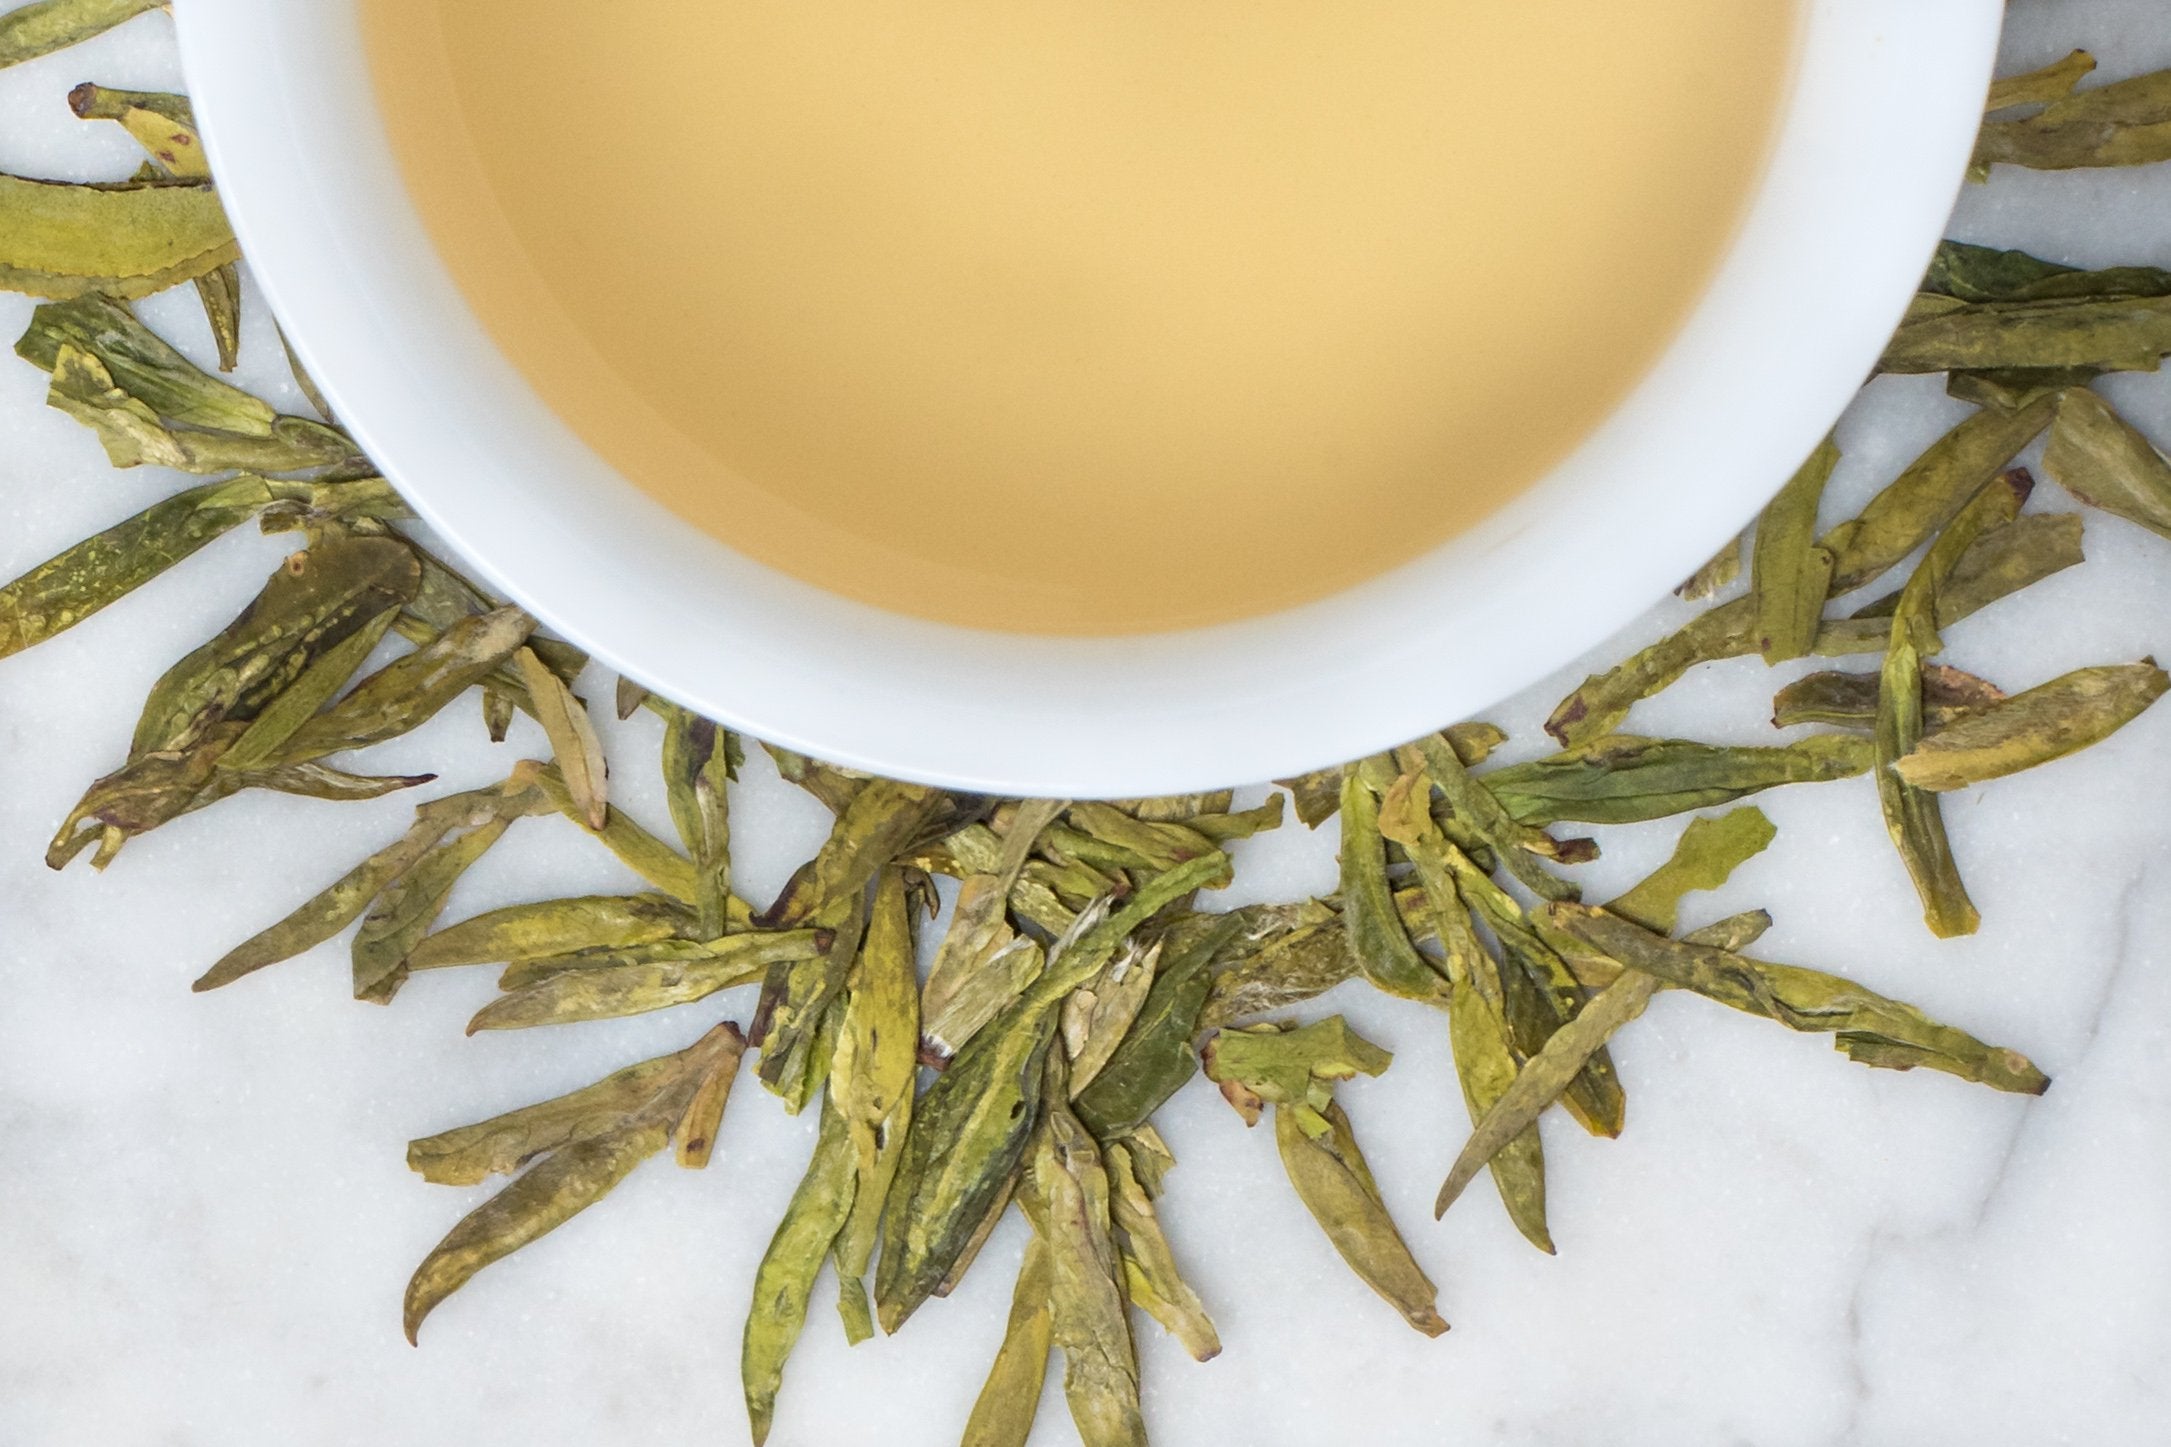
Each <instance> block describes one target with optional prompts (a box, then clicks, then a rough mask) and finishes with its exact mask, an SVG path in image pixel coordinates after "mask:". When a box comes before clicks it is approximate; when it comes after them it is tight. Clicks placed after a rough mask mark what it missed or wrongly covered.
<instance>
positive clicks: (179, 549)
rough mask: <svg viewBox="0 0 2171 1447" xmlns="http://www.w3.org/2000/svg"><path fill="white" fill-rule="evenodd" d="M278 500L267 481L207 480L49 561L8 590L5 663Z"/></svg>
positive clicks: (3, 594)
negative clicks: (274, 497) (12, 655)
mask: <svg viewBox="0 0 2171 1447" xmlns="http://www.w3.org/2000/svg"><path fill="white" fill-rule="evenodd" d="M270 501H271V493H270V490H269V488H268V487H266V485H265V484H264V482H263V481H262V479H260V478H254V477H237V478H233V479H230V480H228V481H225V482H207V483H204V484H202V485H200V486H197V487H192V488H190V489H188V490H187V491H186V492H180V493H176V494H174V495H173V496H172V497H169V498H166V499H164V500H162V501H160V502H156V503H153V504H152V505H151V506H150V507H148V508H145V509H144V510H143V511H142V512H139V513H137V514H136V515H135V516H134V517H131V518H128V519H127V520H125V521H123V522H119V523H115V524H114V525H113V526H112V527H110V528H107V529H106V530H105V531H104V532H101V533H98V534H97V535H95V536H93V537H90V538H86V539H84V540H83V541H82V542H80V543H77V544H76V545H75V546H73V547H71V548H67V549H65V550H63V551H62V552H60V553H58V554H55V555H54V556H53V557H51V558H48V559H47V560H46V561H45V562H43V563H40V564H39V565H38V566H37V567H35V568H32V569H31V570H30V571H29V572H27V573H25V574H23V575H22V576H21V577H19V578H17V579H15V580H14V581H13V582H11V583H8V584H7V585H6V586H5V587H0V658H5V657H7V656H8V655H10V654H14V653H20V652H21V651H22V650H24V649H26V648H31V647H34V646H35V645H37V644H40V643H43V642H44V641H45V640H46V639H48V638H51V637H53V636H55V635H56V634H59V633H62V632H65V631H66V630H68V629H70V628H73V627H74V626H75V625H76V624H78V623H80V622H82V621H83V620H84V619H85V618H88V617H90V616H91V615H92V614H93V613H96V612H97V611H98V610H99V609H101V608H104V607H106V606H107V605H108V604H111V603H115V602H118V601H119V600H120V599H122V598H124V597H126V596H127V595H128V594H130V593H132V592H134V591H135V590H136V589H137V588H140V587H142V586H143V585H144V584H145V583H148V582H149V581H151V579H153V578H155V577H157V576H158V575H159V574H161V573H163V572H165V571H166V569H168V568H170V567H172V566H173V565H174V564H175V563H178V562H180V561H181V560H182V559H183V558H186V557H188V556H189V555H190V554H192V553H194V552H195V551H196V550H197V549H198V548H201V547H202V546H204V544H206V543H208V542H211V541H212V540H213V539H215V538H218V537H220V536H222V535H223V534H225V533H227V532H229V531H231V530H232V529H234V528H235V527H237V526H239V525H240V524H242V523H244V522H246V521H248V520H249V519H250V518H251V517H253V516H255V515H256V513H257V511H258V510H259V509H261V508H263V507H264V506H266V505H267V504H268V503H269V502H270Z"/></svg>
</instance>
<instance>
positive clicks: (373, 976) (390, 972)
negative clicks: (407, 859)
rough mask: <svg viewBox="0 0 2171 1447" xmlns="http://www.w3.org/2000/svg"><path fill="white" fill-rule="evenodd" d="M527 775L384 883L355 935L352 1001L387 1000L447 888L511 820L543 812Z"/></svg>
mask: <svg viewBox="0 0 2171 1447" xmlns="http://www.w3.org/2000/svg"><path fill="white" fill-rule="evenodd" d="M530 772H531V771H527V770H522V771H516V773H515V774H514V776H513V778H512V779H510V780H508V781H507V786H506V787H505V788H504V790H503V792H502V793H501V794H500V795H499V797H497V798H496V799H491V800H486V801H484V802H483V803H481V804H480V805H479V806H478V807H477V808H476V809H475V811H474V812H473V813H471V814H469V815H468V816H467V817H466V818H464V819H460V820H458V821H457V822H456V823H455V825H454V827H455V828H460V829H462V832H460V833H458V834H456V835H454V836H452V837H450V838H445V839H442V840H440V841H439V842H436V843H433V844H432V845H431V846H430V847H429V848H428V849H427V850H426V851H425V852H424V853H423V854H422V855H421V857H420V858H418V859H417V860H416V861H415V862H414V863H413V864H412V865H411V866H409V867H408V868H407V869H405V870H403V871H401V872H400V873H399V874H398V875H396V876H395V877H394V878H393V879H391V880H390V881H388V882H387V883H386V885H385V886H384V888H383V890H382V891H381V892H380V893H379V894H378V896H377V898H376V900H375V901H374V902H373V903H372V904H371V905H370V907H369V912H368V913H367V914H365V915H364V916H363V917H362V927H361V929H359V930H357V931H356V932H355V936H354V944H353V946H352V949H351V951H350V953H351V957H352V965H353V975H354V998H356V999H357V1000H369V1001H373V1002H375V1003H377V1004H383V1003H385V1002H386V1001H388V1000H390V999H391V998H392V996H393V994H394V992H396V991H397V990H398V989H399V987H400V985H401V984H402V983H404V982H405V980H406V978H407V973H408V957H409V956H410V955H411V954H412V953H413V952H414V950H415V947H416V946H417V945H419V944H421V943H422V940H423V938H424V937H425V936H427V935H428V934H429V932H430V926H431V925H433V924H435V923H436V922H437V917H438V915H440V914H442V913H443V912H444V908H445V903H446V901H447V900H448V899H449V898H450V897H451V894H452V888H453V886H454V885H456V884H458V883H459V882H460V878H461V876H462V875H464V874H466V873H467V871H468V870H469V869H470V868H472V867H473V866H474V864H475V861H477V860H478V859H480V858H482V856H483V855H484V854H486V853H488V852H489V851H490V849H491V847H492V846H493V845H495V844H496V843H497V842H498V840H500V839H502V838H504V837H505V831H506V830H507V829H508V828H510V827H511V825H512V823H513V821H514V820H515V819H518V818H521V817H523V816H525V815H528V814H532V813H535V812H538V811H539V810H540V809H541V808H542V807H543V801H542V800H541V799H540V798H539V797H538V796H537V795H536V793H535V791H534V790H532V789H529V788H525V787H522V785H524V783H525V780H526V777H527V776H528V774H529V773H530ZM425 807H427V806H425Z"/></svg>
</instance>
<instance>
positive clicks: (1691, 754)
mask: <svg viewBox="0 0 2171 1447" xmlns="http://www.w3.org/2000/svg"><path fill="white" fill-rule="evenodd" d="M1875 757H1876V752H1875V749H1874V748H1873V747H1872V746H1871V744H1870V742H1869V741H1868V740H1867V739H1862V738H1857V737H1855V736H1854V735H1852V734H1836V733H1833V734H1812V735H1810V736H1809V737H1807V738H1803V739H1798V740H1796V741H1795V742H1793V743H1791V744H1783V745H1780V746H1778V747H1775V748H1733V747H1723V746H1720V745H1716V744H1700V743H1694V742H1691V741H1690V740H1687V739H1643V738H1635V737H1632V736H1630V735H1625V734H1616V735H1613V736H1611V737H1609V738H1603V739H1600V740H1598V741H1596V742H1595V743H1591V744H1586V745H1585V746H1583V747H1582V748H1579V749H1571V750H1568V751H1566V752H1564V753H1559V754H1554V755H1552V756H1551V757H1550V758H1544V759H1538V760H1535V761H1533V762H1531V763H1527V764H1512V765H1510V766H1508V767H1507V768H1504V769H1496V770H1494V771H1493V772H1491V773H1489V774H1485V775H1483V776H1482V780H1483V782H1484V783H1485V785H1486V786H1487V787H1488V788H1490V789H1491V790H1492V792H1493V795H1494V797H1496V798H1498V799H1499V800H1500V802H1501V804H1502V805H1503V806H1505V807H1506V809H1507V811H1508V813H1509V814H1510V815H1511V816H1513V817H1514V818H1516V819H1518V820H1521V821H1522V822H1523V823H1526V824H1537V825H1541V826H1542V825H1545V824H1552V823H1556V822H1558V821H1561V820H1567V819H1572V820H1578V821H1581V822H1584V823H1589V824H1635V823H1641V822H1643V821H1645V820H1649V819H1662V818H1665V817H1666V816H1667V815H1670V814H1680V813H1685V812H1687V811H1689V810H1692V809H1703V808H1708V807H1710V806H1712V805H1715V804H1728V803H1732V802H1733V801H1734V800H1736V799H1740V798H1742V797H1744V796H1746V795H1749V794H1755V793H1760V792H1762V791H1763V790H1765V789H1772V788H1777V787H1779V786H1781V785H1784V784H1808V783H1822V782H1825V781H1827V780H1832V779H1848V778H1853V777H1854V776H1856V775H1858V774H1864V773H1867V772H1869V769H1870V766H1871V764H1872V763H1873V762H1874V761H1875Z"/></svg>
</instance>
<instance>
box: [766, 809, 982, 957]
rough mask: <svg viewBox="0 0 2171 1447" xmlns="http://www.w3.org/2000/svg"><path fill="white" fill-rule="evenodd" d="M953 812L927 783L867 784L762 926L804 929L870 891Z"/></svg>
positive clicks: (770, 909)
mask: <svg viewBox="0 0 2171 1447" xmlns="http://www.w3.org/2000/svg"><path fill="white" fill-rule="evenodd" d="M952 807H953V805H952V802H951V799H950V796H949V795H947V794H945V793H944V792H943V791H942V790H940V789H934V788H930V787H928V786H927V785H925V784H906V783H900V782H897V781H895V780H890V779H874V780H870V781H868V782H867V783H866V784H865V786H864V787H862V788H860V789H859V790H857V791H856V792H855V793H854V794H853V796H852V799H851V802H849V803H848V804H846V805H845V807H844V810H843V812H842V813H840V814H839V815H838V816H837V823H836V827H835V828H834V829H832V830H831V831H830V835H829V838H828V839H827V840H825V841H824V842H823V844H822V848H821V852H820V853H818V854H816V855H815V857H814V862H813V867H812V868H811V869H809V870H806V871H804V872H803V874H802V875H801V876H800V877H798V878H795V879H794V880H793V882H792V884H791V885H789V886H787V887H786V889H785V891H784V893H783V894H782V895H781V896H779V897H778V899H777V901H776V903H775V904H773V905H771V906H770V907H769V912H768V914H766V915H765V916H764V917H763V918H764V921H765V922H766V923H769V924H775V925H790V924H800V923H803V922H804V921H806V920H810V919H812V918H814V917H815V916H816V915H817V914H820V913H821V912H822V911H823V910H824V909H825V908H827V907H829V906H830V905H832V904H833V903H834V902H835V901H837V900H841V899H843V898H844V897H845V896H846V895H849V894H853V893H856V892H857V891H859V890H862V889H864V888H866V886H867V882H868V881H869V880H871V879H873V878H874V876H875V873H876V871H877V870H879V869H881V868H882V866H883V865H885V864H888V863H889V862H890V861H891V860H893V859H895V858H897V857H898V856H899V855H900V854H903V853H904V852H905V849H906V848H907V846H909V845H910V844H912V843H913V842H914V841H915V840H917V839H918V838H919V837H920V836H921V835H923V834H925V833H927V832H929V830H930V828H931V827H932V826H934V825H935V824H936V823H938V821H939V820H940V819H941V818H942V816H943V815H944V814H945V813H947V812H949V811H951V809H952Z"/></svg>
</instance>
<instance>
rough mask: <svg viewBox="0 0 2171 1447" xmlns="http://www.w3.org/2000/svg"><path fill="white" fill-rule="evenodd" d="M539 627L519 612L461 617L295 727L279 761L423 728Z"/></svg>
mask: <svg viewBox="0 0 2171 1447" xmlns="http://www.w3.org/2000/svg"><path fill="white" fill-rule="evenodd" d="M534 628H535V620H534V619H533V618H531V617H529V616H528V615H527V614H526V613H524V612H522V611H521V610H520V609H518V608H494V609H492V610H491V611H490V612H488V613H478V614H475V615H473V616H471V617H467V618H462V619H460V620H459V621H458V622H456V623H454V624H453V625H452V626H451V627H450V628H447V629H446V630H445V631H444V632H442V633H440V634H439V635H438V636H437V637H436V638H434V639H432V640H431V641H430V642H428V643H425V644H423V645H422V646H421V647H420V648H417V649H416V650H414V651H413V652H412V653H408V654H405V655H403V656H402V657H399V658H396V659H394V660H393V661H392V662H390V663H388V664H386V665H385V666H384V667H383V668H380V669H378V670H377V671H376V672H375V673H373V674H370V675H369V676H368V677H367V678H364V679H363V680H362V681H361V682H360V683H357V684H356V685H355V686H354V687H353V688H352V689H351V690H349V691H348V693H347V694H346V696H345V697H343V698H341V699H340V700H339V701H338V702H337V703H335V704H333V705H332V706H331V707H330V708H329V709H327V710H325V711H324V712H323V713H321V714H319V715H317V716H316V717H314V718H311V719H310V720H308V722H306V723H304V724H303V725H302V726H301V727H300V728H298V729H296V730H295V731H294V733H293V734H292V735H290V736H289V737H288V738H287V740H286V741H285V743H284V744H283V745H281V747H280V748H279V751H278V757H279V758H280V759H282V760H284V761H287V762H290V763H294V762H301V761H303V760H307V759H316V758H322V757H324V756H325V755H327V754H336V753H340V752H343V751H345V750H347V749H359V748H367V747H368V746H369V745H371V744H378V743H383V742H384V741H385V740H387V739H393V738H398V737H399V736H400V735H402V734H405V733H408V732H411V731H412V730H414V729H417V728H419V727H421V726H422V725H423V724H425V723H427V722H428V721H429V720H430V719H432V718H434V717H436V716H437V714H438V713H439V712H440V711H441V710H443V709H444V707H445V706H446V705H447V704H449V703H451V702H452V701H453V700H454V699H455V698H458V697H459V696H460V695H461V694H463V693H465V692H467V690H468V689H470V688H472V687H474V686H475V685H476V684H477V683H480V682H481V681H482V680H483V679H484V678H485V677H487V676H488V675H489V674H490V673H491V672H492V671H493V670H495V669H496V668H497V667H498V666H499V665H500V664H502V663H504V662H505V660H506V659H508V658H510V657H511V656H512V654H513V652H514V650H516V649H518V648H519V647H520V646H521V645H522V644H523V643H524V642H525V641H526V640H527V637H528V635H529V634H530V633H531V632H533V631H534Z"/></svg>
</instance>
